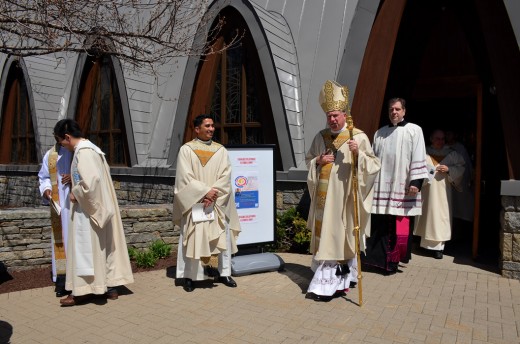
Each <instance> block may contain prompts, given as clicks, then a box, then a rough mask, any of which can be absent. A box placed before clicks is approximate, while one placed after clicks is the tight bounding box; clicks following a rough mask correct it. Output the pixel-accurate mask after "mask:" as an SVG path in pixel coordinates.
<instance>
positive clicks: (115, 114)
mask: <svg viewBox="0 0 520 344" xmlns="http://www.w3.org/2000/svg"><path fill="white" fill-rule="evenodd" d="M76 120H77V121H78V123H79V125H80V127H81V130H82V132H83V134H84V135H85V137H86V138H88V139H89V140H90V141H92V142H93V143H95V144H96V145H97V146H98V147H99V148H101V150H102V151H103V152H104V153H105V154H106V158H107V162H108V163H109V164H110V165H111V166H129V163H130V161H129V154H128V142H127V139H126V134H125V133H126V132H125V123H124V119H123V111H122V107H121V99H120V96H119V88H118V87H117V81H116V77H115V73H114V66H113V63H112V60H111V57H110V56H101V57H98V58H90V57H89V58H88V59H87V61H86V63H85V68H84V70H83V77H82V80H81V86H80V91H79V99H78V105H77V108H76Z"/></svg>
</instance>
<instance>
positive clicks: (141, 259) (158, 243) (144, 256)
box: [128, 239, 172, 268]
mask: <svg viewBox="0 0 520 344" xmlns="http://www.w3.org/2000/svg"><path fill="white" fill-rule="evenodd" d="M171 251H172V247H171V246H170V245H168V244H167V243H165V242H164V240H161V239H158V240H155V241H154V242H152V243H151V244H150V245H148V248H147V249H143V250H139V249H137V248H135V247H133V246H131V247H129V248H128V256H129V257H130V260H133V261H135V264H136V265H137V267H140V268H151V267H154V266H155V264H156V263H157V261H158V260H159V259H162V258H167V257H169V256H170V254H171Z"/></svg>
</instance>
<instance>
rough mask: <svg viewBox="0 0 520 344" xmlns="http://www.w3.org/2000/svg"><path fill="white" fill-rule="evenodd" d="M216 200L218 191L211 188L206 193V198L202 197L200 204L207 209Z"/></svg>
mask: <svg viewBox="0 0 520 344" xmlns="http://www.w3.org/2000/svg"><path fill="white" fill-rule="evenodd" d="M217 198H218V190H217V189H215V188H211V190H209V191H208V193H207V194H206V196H204V199H203V200H202V203H204V208H207V207H209V206H210V205H211V204H213V203H214V202H215V201H216V200H217Z"/></svg>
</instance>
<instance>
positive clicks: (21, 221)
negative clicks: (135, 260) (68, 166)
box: [0, 204, 179, 270]
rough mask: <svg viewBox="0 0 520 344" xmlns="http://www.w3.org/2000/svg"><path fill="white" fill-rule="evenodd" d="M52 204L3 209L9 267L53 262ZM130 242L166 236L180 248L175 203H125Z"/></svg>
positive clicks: (3, 252) (2, 250) (0, 256)
mask: <svg viewBox="0 0 520 344" xmlns="http://www.w3.org/2000/svg"><path fill="white" fill-rule="evenodd" d="M49 216H50V215H49V208H48V207H36V208H17V209H4V210H0V262H1V263H3V264H4V265H5V266H6V267H7V268H8V269H9V270H23V269H32V268H37V267H44V266H48V265H50V263H51V246H50V237H51V227H50V217H49ZM121 218H122V220H123V226H124V230H125V234H126V241H127V243H128V245H132V246H134V247H137V248H141V247H147V246H148V245H149V244H150V243H151V242H153V241H154V240H156V239H163V240H164V241H165V242H166V243H168V244H171V245H172V247H173V249H174V250H176V247H177V244H178V241H179V233H178V231H175V230H174V228H173V223H172V207H171V204H164V205H148V206H138V205H132V206H121Z"/></svg>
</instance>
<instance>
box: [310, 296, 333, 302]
mask: <svg viewBox="0 0 520 344" xmlns="http://www.w3.org/2000/svg"><path fill="white" fill-rule="evenodd" d="M332 298H333V297H332V296H323V295H316V296H315V297H314V301H317V302H329V301H330V300H332Z"/></svg>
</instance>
